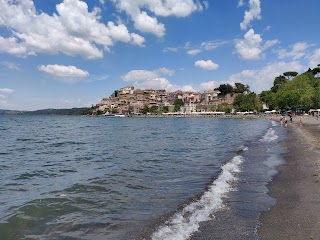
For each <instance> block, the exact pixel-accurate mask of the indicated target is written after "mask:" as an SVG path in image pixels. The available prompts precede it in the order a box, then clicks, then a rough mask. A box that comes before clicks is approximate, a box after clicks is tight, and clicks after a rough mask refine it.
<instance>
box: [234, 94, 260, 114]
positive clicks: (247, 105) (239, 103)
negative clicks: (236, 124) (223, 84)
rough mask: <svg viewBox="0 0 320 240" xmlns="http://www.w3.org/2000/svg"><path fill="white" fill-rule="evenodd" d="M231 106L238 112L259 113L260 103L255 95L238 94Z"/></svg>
mask: <svg viewBox="0 0 320 240" xmlns="http://www.w3.org/2000/svg"><path fill="white" fill-rule="evenodd" d="M233 106H234V108H235V109H236V110H239V111H254V110H256V111H261V110H262V103H261V101H260V99H259V97H258V96H257V95H256V94H255V93H253V92H252V93H249V94H239V95H237V96H236V97H235V98H234V102H233Z"/></svg>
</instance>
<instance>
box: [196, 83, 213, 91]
mask: <svg viewBox="0 0 320 240" xmlns="http://www.w3.org/2000/svg"><path fill="white" fill-rule="evenodd" d="M216 87H217V84H216V82H215V81H209V82H203V83H201V84H200V85H199V87H198V91H199V92H203V91H206V90H213V89H215V88H216Z"/></svg>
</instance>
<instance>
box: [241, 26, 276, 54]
mask: <svg viewBox="0 0 320 240" xmlns="http://www.w3.org/2000/svg"><path fill="white" fill-rule="evenodd" d="M277 43H279V41H278V40H270V41H266V42H264V44H263V40H262V38H261V36H260V34H255V33H254V30H253V29H250V30H249V31H248V32H247V33H246V34H245V35H244V39H241V40H236V41H235V50H236V52H237V53H238V55H239V56H240V58H242V59H244V60H257V59H260V58H261V57H262V55H263V52H264V51H265V50H266V49H268V48H270V47H272V46H273V45H275V44H277Z"/></svg>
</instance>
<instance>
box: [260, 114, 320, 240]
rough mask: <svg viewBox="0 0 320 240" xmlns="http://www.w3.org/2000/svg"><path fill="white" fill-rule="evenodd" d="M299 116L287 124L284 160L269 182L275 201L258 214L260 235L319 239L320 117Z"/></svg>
mask: <svg viewBox="0 0 320 240" xmlns="http://www.w3.org/2000/svg"><path fill="white" fill-rule="evenodd" d="M299 120H300V119H299V117H295V118H294V120H293V123H291V124H288V127H287V129H286V131H287V136H286V140H285V141H284V143H283V144H284V147H285V148H286V149H287V153H286V154H284V158H285V159H286V161H287V163H286V164H285V165H282V166H280V167H279V168H278V170H279V173H278V175H277V176H276V177H275V179H274V180H273V181H272V182H271V183H270V184H269V185H268V188H269V190H270V192H269V195H270V196H272V197H273V198H275V199H276V201H277V204H276V205H275V206H274V207H273V208H271V209H270V210H269V211H267V212H265V213H263V214H262V216H261V227H260V228H259V229H258V235H259V236H260V238H261V239H299V240H304V239H320V141H319V136H320V120H319V121H317V120H316V118H315V117H304V118H302V127H300V126H299V125H300V124H299Z"/></svg>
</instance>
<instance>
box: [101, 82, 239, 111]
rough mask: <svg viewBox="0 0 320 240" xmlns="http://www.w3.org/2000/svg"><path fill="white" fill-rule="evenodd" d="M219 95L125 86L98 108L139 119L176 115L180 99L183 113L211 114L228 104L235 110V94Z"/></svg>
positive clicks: (214, 92) (213, 91)
mask: <svg viewBox="0 0 320 240" xmlns="http://www.w3.org/2000/svg"><path fill="white" fill-rule="evenodd" d="M219 93H220V92H219V91H216V90H210V91H205V92H203V93H199V92H190V91H188V92H183V91H180V90H178V91H174V92H167V91H166V90H163V89H161V90H154V89H135V88H134V87H133V86H126V87H123V88H120V89H119V90H115V91H114V92H113V94H112V95H111V96H110V97H107V98H103V99H102V100H101V101H100V103H98V104H97V105H96V109H97V110H99V111H100V112H107V111H108V112H112V113H121V114H133V115H135V114H136V115H138V114H142V113H146V111H147V112H151V113H167V112H174V110H175V109H176V108H175V106H174V103H175V100H176V99H181V100H182V102H183V105H182V106H181V107H180V112H181V113H186V114H191V113H194V112H208V111H211V110H213V109H216V108H217V106H218V105H219V104H221V103H227V104H228V105H229V106H230V107H232V104H233V99H234V97H235V94H227V95H223V96H221V95H219Z"/></svg>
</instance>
